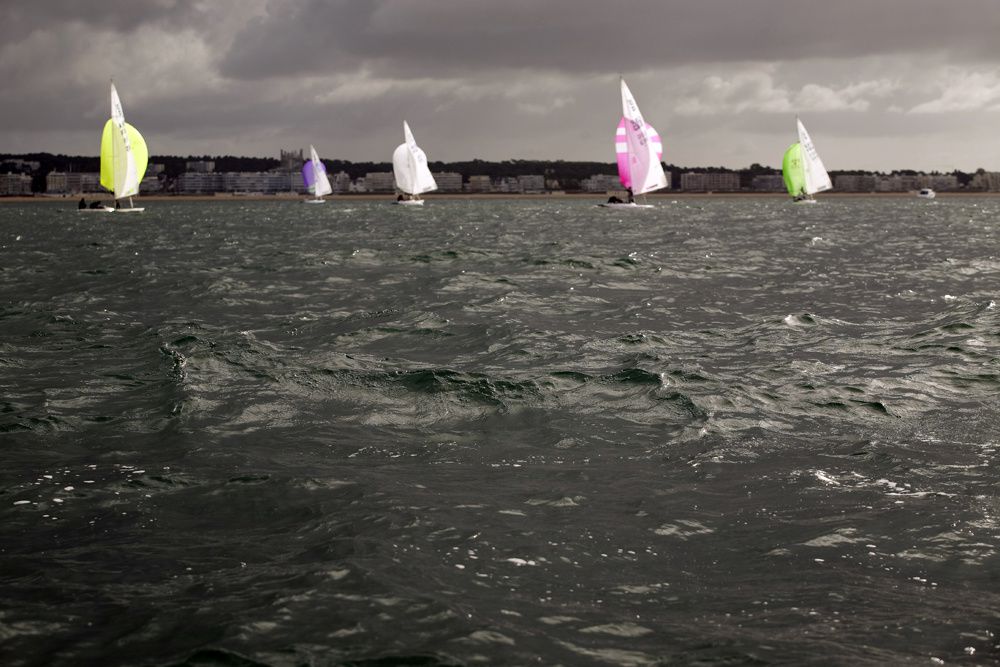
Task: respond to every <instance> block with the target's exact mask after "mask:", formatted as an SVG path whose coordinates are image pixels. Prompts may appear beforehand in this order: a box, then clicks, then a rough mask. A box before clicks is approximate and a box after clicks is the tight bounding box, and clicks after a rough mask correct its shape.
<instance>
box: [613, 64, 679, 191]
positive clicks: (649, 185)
mask: <svg viewBox="0 0 1000 667" xmlns="http://www.w3.org/2000/svg"><path fill="white" fill-rule="evenodd" d="M621 94H622V119H621V120H620V121H619V122H618V129H617V131H616V132H615V153H617V155H618V180H619V181H621V184H622V185H623V186H624V187H625V190H626V191H627V192H628V193H629V196H628V201H621V200H619V199H618V198H617V197H611V198H610V199H609V200H608V201H607V202H606V203H604V204H598V206H602V207H604V208H627V209H638V208H653V205H652V204H646V203H642V204H637V203H636V202H635V201H634V200H633V199H632V197H633V195H641V194H645V193H647V192H652V191H653V190H659V189H660V188H665V187H667V175H666V174H665V173H664V172H663V165H661V164H660V158H661V157H662V156H663V142H662V140H661V139H660V135H659V134H657V132H656V129H655V128H653V126H652V125H650V124H649V123H647V122H646V121H645V120H644V119H643V117H642V112H641V111H639V105H638V104H636V102H635V98H634V97H632V91H631V90H629V88H628V86H627V85H626V84H625V79H622V80H621ZM616 200H617V201H616Z"/></svg>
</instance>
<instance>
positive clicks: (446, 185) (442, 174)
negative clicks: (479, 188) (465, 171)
mask: <svg viewBox="0 0 1000 667" xmlns="http://www.w3.org/2000/svg"><path fill="white" fill-rule="evenodd" d="M432 176H434V182H435V183H437V184H438V191H439V192H461V191H462V175H461V174H459V173H457V172H454V171H439V172H437V173H434V174H432Z"/></svg>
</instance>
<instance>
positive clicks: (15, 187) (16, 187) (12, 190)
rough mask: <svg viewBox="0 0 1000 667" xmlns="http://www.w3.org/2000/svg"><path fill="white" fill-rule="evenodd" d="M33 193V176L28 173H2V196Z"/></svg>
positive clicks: (0, 179)
mask: <svg viewBox="0 0 1000 667" xmlns="http://www.w3.org/2000/svg"><path fill="white" fill-rule="evenodd" d="M30 194H31V176H29V175H28V174H13V173H10V172H8V173H6V174H0V197H9V196H16V195H30Z"/></svg>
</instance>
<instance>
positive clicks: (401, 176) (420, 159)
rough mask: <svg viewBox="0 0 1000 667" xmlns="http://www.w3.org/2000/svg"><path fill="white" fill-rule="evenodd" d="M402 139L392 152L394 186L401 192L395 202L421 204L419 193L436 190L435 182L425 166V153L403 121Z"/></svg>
mask: <svg viewBox="0 0 1000 667" xmlns="http://www.w3.org/2000/svg"><path fill="white" fill-rule="evenodd" d="M403 138H404V141H403V143H401V144H400V145H399V146H397V147H396V150H395V151H393V153H392V172H393V174H394V175H395V177H396V188H398V189H399V191H400V192H402V193H403V194H401V195H400V196H399V198H397V199H396V203H397V204H401V205H404V206H423V205H424V200H423V199H421V198H420V195H421V194H423V193H425V192H431V191H432V190H437V183H436V182H435V181H434V177H433V176H432V175H431V170H430V169H428V168H427V155H425V154H424V151H423V150H421V148H420V146H417V142H416V141H415V140H414V139H413V133H412V132H410V126H409V124H408V123H407V122H406V121H405V120H404V121H403Z"/></svg>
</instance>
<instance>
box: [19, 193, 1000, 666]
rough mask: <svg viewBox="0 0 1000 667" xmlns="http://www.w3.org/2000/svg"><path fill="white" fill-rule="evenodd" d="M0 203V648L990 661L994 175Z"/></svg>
mask: <svg viewBox="0 0 1000 667" xmlns="http://www.w3.org/2000/svg"><path fill="white" fill-rule="evenodd" d="M594 203H595V202H593V201H584V200H575V199H569V198H552V199H541V200H523V201H502V200H489V201H483V200H468V201H441V200H434V199H431V200H429V201H428V203H427V204H426V206H425V207H424V208H423V209H416V208H412V207H405V208H404V207H395V206H391V205H388V203H387V202H370V201H354V200H349V199H343V200H341V199H332V200H331V201H329V202H328V203H327V204H325V205H323V206H304V205H302V204H301V203H298V202H278V203H276V202H261V203H257V202H243V203H241V202H223V203H171V202H148V203H147V210H146V212H145V213H144V214H139V215H133V216H124V217H121V218H119V217H117V216H115V215H114V214H111V215H103V216H102V215H81V214H78V213H77V212H76V211H75V210H74V209H73V206H72V204H61V203H52V204H44V203H32V204H0V452H2V454H0V456H2V466H0V584H2V601H0V659H2V662H3V664H5V665H13V666H20V665H49V664H67V665H68V664H102V665H117V664H123V665H124V664H127V665H166V664H197V665H209V664H226V665H258V664H264V665H302V664H317V665H320V664H322V665H326V664H350V665H395V664H407V665H472V664H503V665H525V664H563V665H588V664H594V665H605V664H613V665H652V664H692V663H696V664H699V665H741V664H798V665H801V664H842V665H859V664H869V665H882V664H919V665H923V664H941V663H942V662H944V663H956V662H957V663H962V662H965V663H969V664H992V663H993V662H994V661H996V660H998V659H1000V651H998V649H997V643H998V641H1000V640H998V638H997V637H995V635H994V633H996V632H998V631H1000V627H998V626H1000V621H998V616H997V609H1000V590H998V587H997V581H998V580H997V572H998V571H1000V556H998V553H997V550H998V547H1000V498H998V493H1000V492H998V489H1000V469H998V464H997V456H998V448H1000V418H998V415H997V405H998V393H1000V357H998V353H1000V315H998V310H997V307H996V301H997V300H998V296H1000V292H998V284H1000V282H998V281H1000V234H998V230H1000V199H988V198H980V199H977V198H972V197H963V198H953V199H949V198H939V199H937V200H935V201H933V202H929V201H924V200H916V199H903V198H891V199H864V198H853V199H852V198H837V197H828V198H825V199H824V200H823V201H822V202H821V203H820V204H819V205H817V206H812V207H797V206H793V205H791V204H789V203H788V202H787V201H785V200H783V199H777V198H775V199H771V198H734V199H712V198H699V199H694V198H691V199H678V200H677V201H671V200H670V199H661V200H658V201H657V202H656V203H657V207H656V208H655V209H652V210H637V211H618V210H607V209H601V208H597V207H595V206H594Z"/></svg>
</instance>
